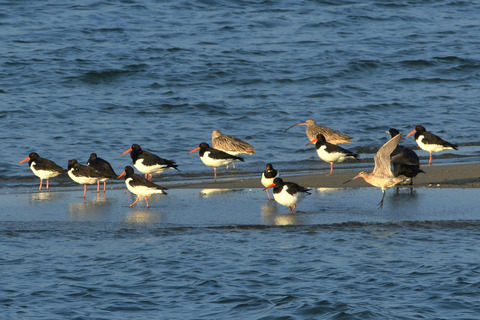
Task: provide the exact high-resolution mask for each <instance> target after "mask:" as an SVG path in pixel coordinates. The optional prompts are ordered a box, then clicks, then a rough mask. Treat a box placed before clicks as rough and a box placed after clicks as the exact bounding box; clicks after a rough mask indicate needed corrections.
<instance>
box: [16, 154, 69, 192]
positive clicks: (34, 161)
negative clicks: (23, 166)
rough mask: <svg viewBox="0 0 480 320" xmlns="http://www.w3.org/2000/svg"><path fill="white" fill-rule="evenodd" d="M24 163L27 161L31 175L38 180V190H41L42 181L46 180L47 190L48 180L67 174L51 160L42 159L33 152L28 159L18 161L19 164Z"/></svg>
mask: <svg viewBox="0 0 480 320" xmlns="http://www.w3.org/2000/svg"><path fill="white" fill-rule="evenodd" d="M25 161H28V166H29V167H30V169H31V170H32V172H33V174H34V175H36V176H37V177H39V178H40V187H38V190H42V185H43V180H44V179H45V180H47V190H48V180H49V179H50V178H53V177H56V176H58V175H60V174H62V173H66V172H67V171H66V170H65V169H63V168H62V167H60V166H59V165H58V164H56V163H55V162H53V161H52V160H48V159H45V158H42V157H40V156H39V155H38V154H37V153H35V152H32V153H30V154H29V155H28V157H26V158H25V159H23V160H22V161H20V162H19V164H20V163H24V162H25Z"/></svg>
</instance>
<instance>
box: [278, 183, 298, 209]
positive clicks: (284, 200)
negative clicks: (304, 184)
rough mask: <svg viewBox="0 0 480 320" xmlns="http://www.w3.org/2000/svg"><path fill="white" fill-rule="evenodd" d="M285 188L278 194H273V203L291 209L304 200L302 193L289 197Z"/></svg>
mask: <svg viewBox="0 0 480 320" xmlns="http://www.w3.org/2000/svg"><path fill="white" fill-rule="evenodd" d="M287 188H288V187H285V186H284V187H283V189H282V191H281V192H280V193H274V194H273V197H274V198H275V201H277V202H278V203H280V204H281V205H282V206H286V207H293V206H294V205H296V204H298V203H299V202H300V201H302V199H303V198H305V194H304V193H303V192H298V193H296V194H294V195H291V194H290V193H288V192H287Z"/></svg>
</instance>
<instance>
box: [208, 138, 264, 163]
mask: <svg viewBox="0 0 480 320" xmlns="http://www.w3.org/2000/svg"><path fill="white" fill-rule="evenodd" d="M212 147H214V148H215V149H217V150H220V151H223V152H226V153H228V154H231V155H234V156H237V155H239V154H254V153H255V149H254V148H253V146H252V145H251V144H249V143H247V142H245V141H243V140H241V139H239V138H236V137H234V136H229V135H226V134H222V133H221V132H220V130H213V131H212ZM232 166H233V168H234V169H235V162H232ZM227 169H228V165H227Z"/></svg>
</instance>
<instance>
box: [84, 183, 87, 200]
mask: <svg viewBox="0 0 480 320" xmlns="http://www.w3.org/2000/svg"><path fill="white" fill-rule="evenodd" d="M86 194H87V185H86V184H84V185H83V198H84V199H85V195H86Z"/></svg>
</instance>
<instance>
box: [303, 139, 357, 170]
mask: <svg viewBox="0 0 480 320" xmlns="http://www.w3.org/2000/svg"><path fill="white" fill-rule="evenodd" d="M312 143H315V149H317V154H318V157H319V158H320V159H322V160H323V161H325V162H330V174H329V175H330V176H331V175H332V174H333V163H334V162H343V161H345V159H346V158H354V159H358V154H356V153H354V152H352V151H349V150H347V149H344V148H342V147H340V146H337V145H335V144H333V143H330V142H327V140H326V139H325V136H324V135H323V134H321V133H319V134H317V137H316V138H315V139H313V140H312V141H310V142H309V143H308V144H307V146H308V145H309V144H312Z"/></svg>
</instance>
